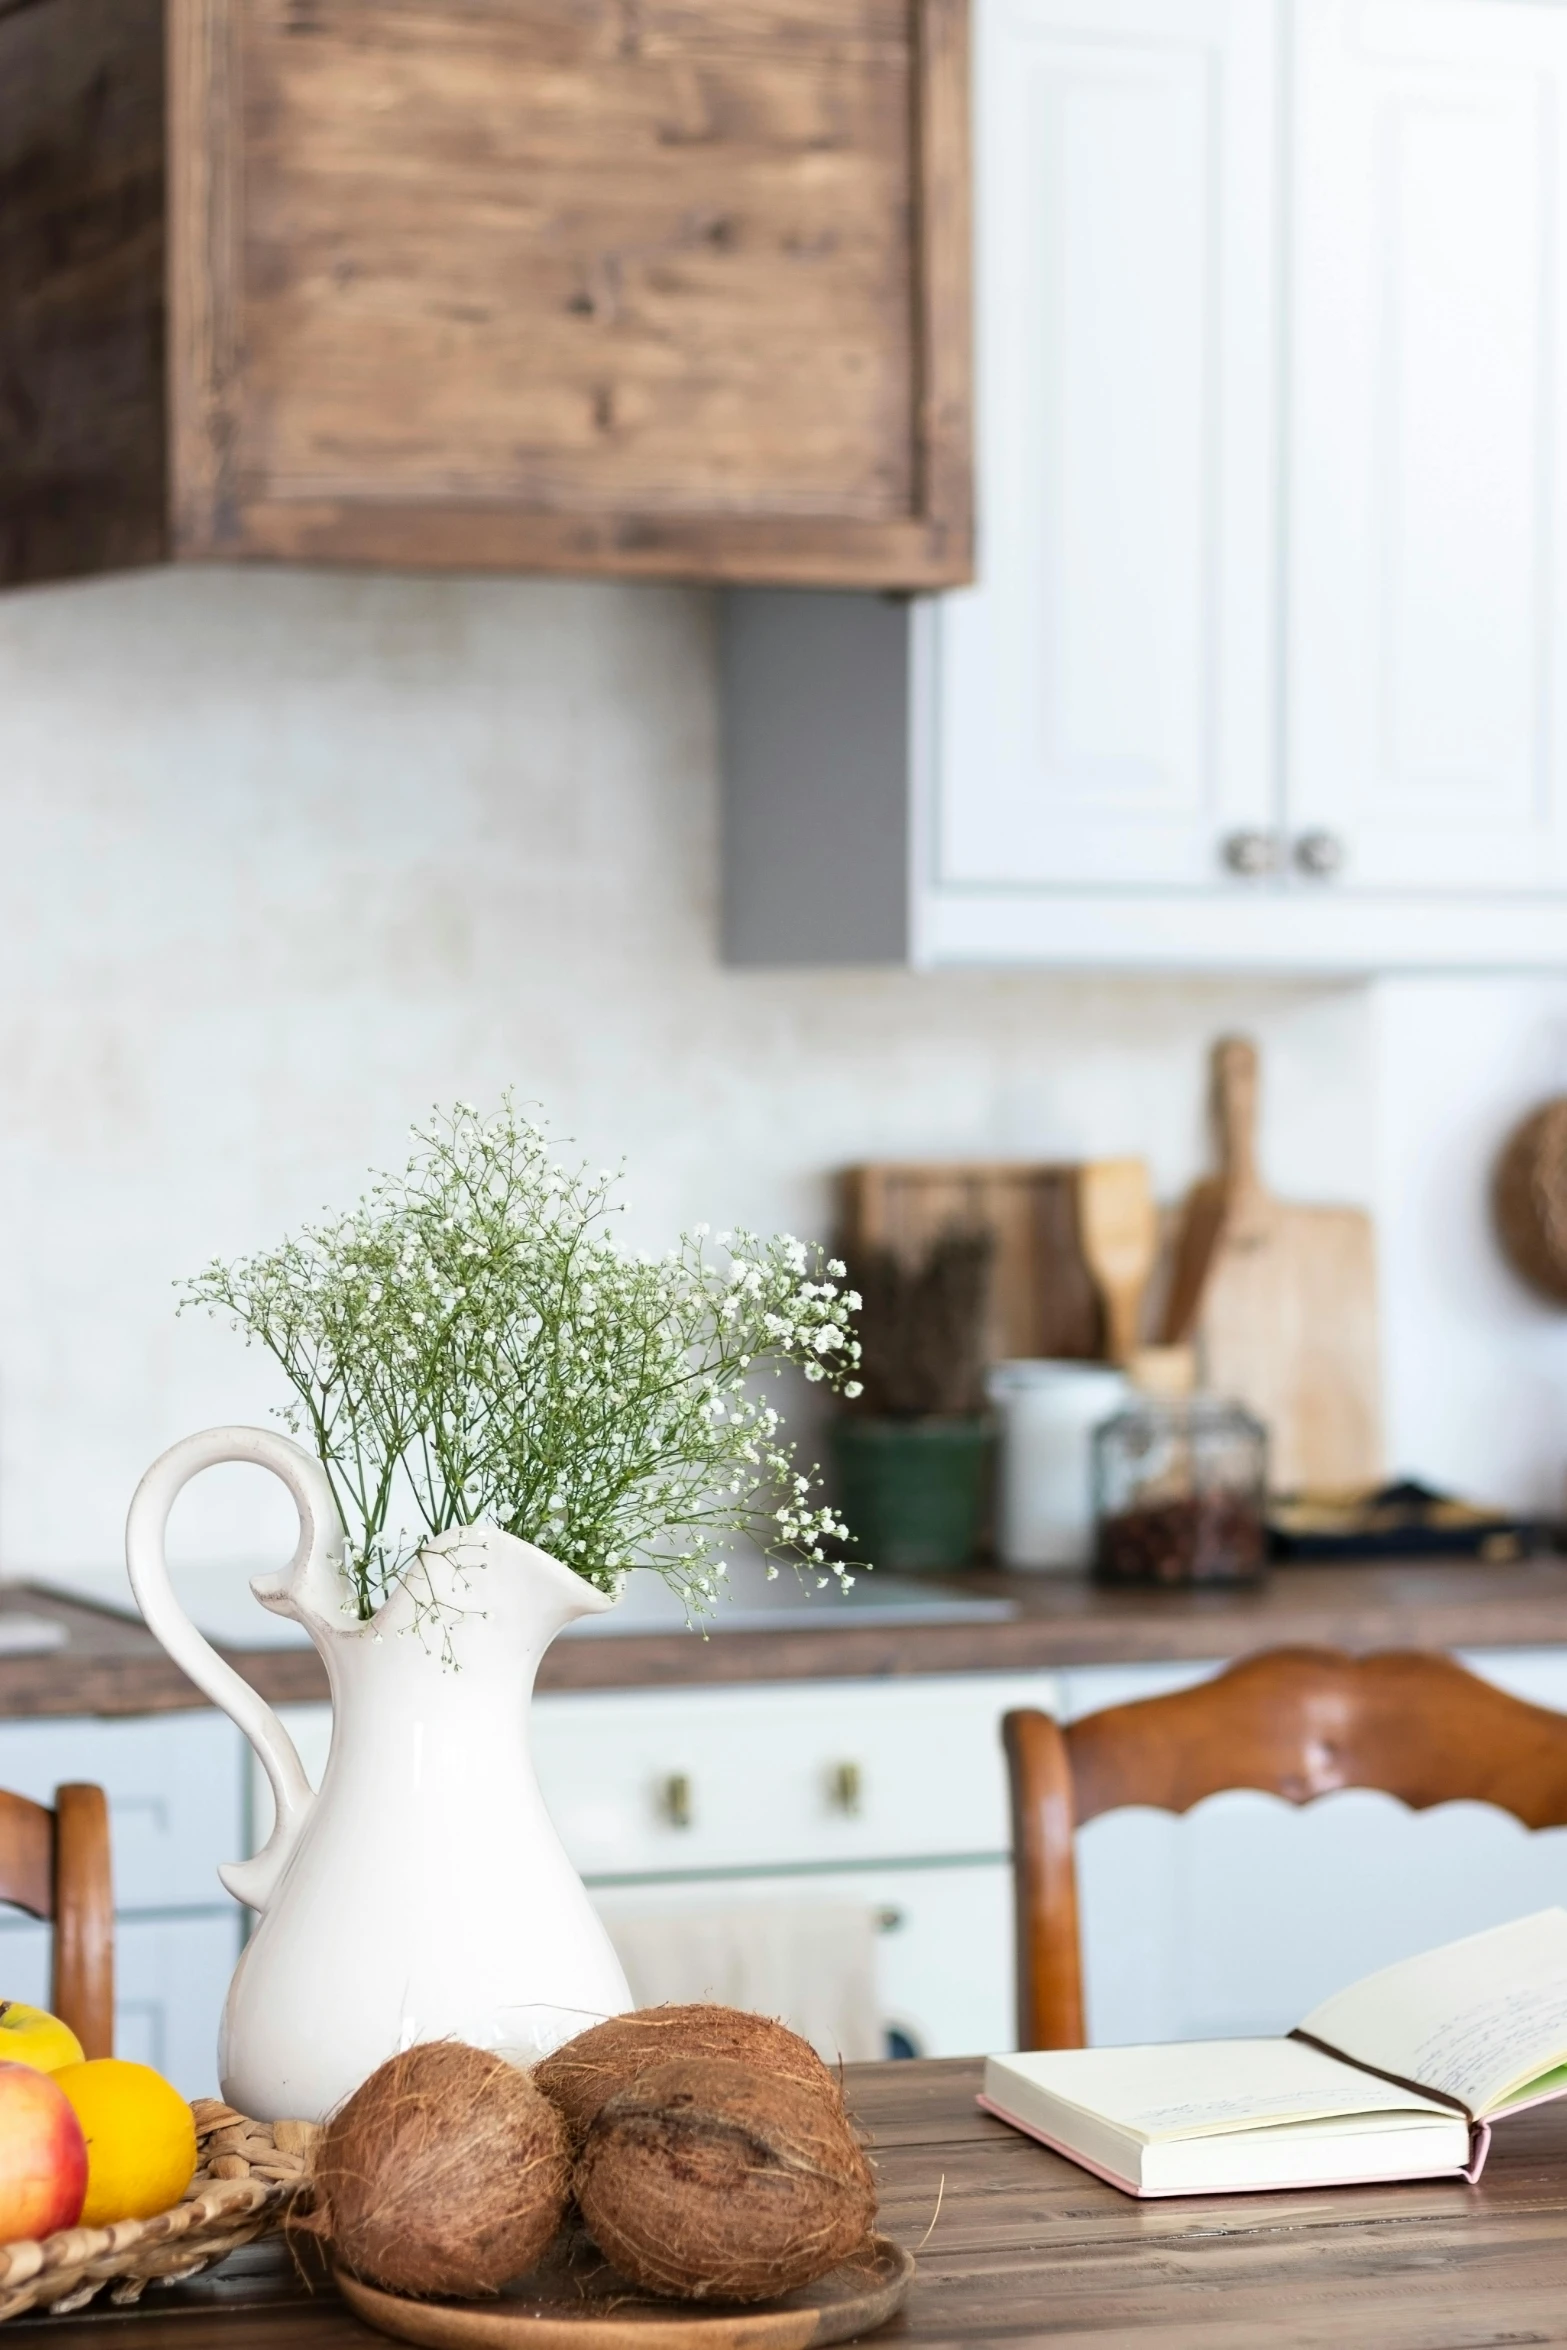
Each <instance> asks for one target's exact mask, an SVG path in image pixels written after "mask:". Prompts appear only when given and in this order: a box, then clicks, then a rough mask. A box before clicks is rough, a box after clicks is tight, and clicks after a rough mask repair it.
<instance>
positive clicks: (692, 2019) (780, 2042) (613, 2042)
mask: <svg viewBox="0 0 1567 2350" xmlns="http://www.w3.org/2000/svg"><path fill="white" fill-rule="evenodd" d="M706 2056H711V2057H722V2058H724V2059H726V2060H727V2061H729V2062H731V2063H734V2064H745V2065H749V2066H750V2067H751V2069H752V2070H753V2072H759V2073H770V2074H772V2075H773V2076H774V2077H775V2078H776V2079H778V2080H783V2081H793V2082H794V2083H795V2084H796V2085H797V2086H798V2087H799V2088H801V2089H809V2090H811V2091H813V2092H814V2093H815V2094H816V2095H817V2096H822V2095H825V2096H827V2097H828V2098H829V2099H830V2100H831V2102H832V2104H833V2105H834V2106H836V2107H837V2108H838V2109H839V2110H840V2111H841V2110H842V2105H843V2099H842V2097H841V2096H840V2094H839V2090H838V2083H837V2081H836V2080H835V2078H834V2077H833V2075H832V2074H831V2073H830V2072H829V2071H828V2069H827V2067H826V2065H824V2064H823V2062H822V2060H821V2058H820V2057H819V2056H818V2055H817V2053H816V2051H815V2049H814V2048H813V2047H812V2046H811V2044H810V2042H809V2040H802V2039H801V2037H800V2035H799V2033H798V2032H791V2031H790V2029H789V2027H788V2025H787V2024H780V2023H776V2022H775V2021H774V2020H773V2018H772V2017H771V2016H767V2015H751V2014H749V2013H748V2012H747V2010H746V2009H745V2008H743V2007H718V2006H715V2005H712V2004H710V2003H704V2002H698V2003H697V2004H695V2005H693V2006H690V2007H644V2008H640V2009H638V2010H637V2012H636V2013H635V2014H633V2015H612V2016H611V2017H610V2019H609V2021H608V2022H607V2023H603V2024H594V2025H593V2027H592V2028H591V2030H589V2031H586V2032H579V2033H578V2034H577V2037H576V2038H575V2040H568V2041H567V2042H566V2044H565V2046H564V2047H562V2048H557V2049H556V2051H555V2053H554V2055H553V2056H547V2057H546V2058H545V2059H544V2062H543V2063H542V2064H541V2065H539V2066H538V2067H537V2068H536V2069H535V2071H534V2075H533V2078H534V2080H535V2081H536V2082H537V2084H538V2086H539V2087H540V2088H541V2089H542V2090H543V2091H544V2094H545V2095H546V2097H550V2098H553V2100H554V2102H555V2103H556V2104H557V2105H558V2106H559V2107H560V2110H561V2112H562V2113H563V2114H564V2115H565V2117H566V2126H567V2128H568V2130H569V2131H570V2133H571V2137H572V2142H573V2144H574V2145H577V2146H580V2145H581V2143H582V2140H583V2138H584V2136H585V2135H586V2133H587V2129H588V2125H589V2123H590V2122H591V2121H592V2120H593V2117H594V2115H595V2114H596V2113H597V2112H598V2110H599V2108H600V2106H601V2105H603V2103H604V2101H605V2099H606V2098H609V2097H613V2096H614V2095H615V2094H616V2092H617V2090H620V2089H629V2088H630V2086H631V2084H632V2082H633V2081H634V2080H636V2079H637V2077H638V2075H639V2074H641V2073H645V2072H646V2071H647V2070H648V2068H649V2066H651V2065H655V2064H672V2063H674V2062H675V2060H676V2059H677V2058H681V2057H692V2058H695V2057H706Z"/></svg>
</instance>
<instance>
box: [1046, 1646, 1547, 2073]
mask: <svg viewBox="0 0 1567 2350" xmlns="http://www.w3.org/2000/svg"><path fill="white" fill-rule="evenodd" d="M1003 1737H1004V1739H1005V1743H1006V1750H1007V1764H1008V1769H1009V1772H1010V1776H1011V1787H1012V1855H1013V1872H1014V1881H1015V1882H1014V1890H1015V1899H1016V1915H1017V1957H1018V1970H1017V1984H1018V2045H1019V2047H1021V2048H1080V2047H1081V2046H1082V2045H1083V1985H1082V1960H1081V1952H1080V1946H1079V1935H1078V1911H1077V1874H1076V1866H1075V1862H1074V1858H1073V1850H1072V1838H1073V1834H1074V1832H1075V1830H1076V1829H1078V1828H1080V1827H1082V1826H1083V1825H1084V1824H1085V1823H1086V1822H1087V1821H1089V1820H1092V1819H1097V1818H1098V1816H1099V1815H1100V1813H1101V1812H1107V1811H1115V1810H1118V1809H1120V1808H1121V1807H1122V1806H1123V1805H1126V1804H1132V1803H1137V1804H1152V1805H1155V1806H1157V1807H1158V1808H1159V1809H1160V1810H1163V1811H1173V1812H1184V1811H1188V1810H1190V1808H1191V1806H1192V1805H1193V1804H1194V1803H1200V1802H1201V1801H1202V1800H1203V1798H1204V1797H1205V1796H1208V1795H1217V1794H1219V1793H1221V1792H1222V1791H1223V1790H1225V1789H1226V1788H1232V1787H1257V1788H1261V1789H1263V1790H1265V1791H1266V1792H1268V1793H1271V1794H1274V1795H1280V1796H1283V1797H1284V1799H1285V1800H1286V1801H1287V1802H1289V1803H1310V1802H1311V1801H1312V1800H1313V1799H1314V1798H1315V1797H1316V1796H1319V1795H1327V1794H1331V1793H1332V1792H1333V1791H1334V1790H1335V1789H1337V1788H1341V1787H1373V1788H1379V1789H1381V1790H1382V1791H1383V1792H1384V1793H1386V1794H1388V1795H1393V1796H1396V1797H1397V1798H1398V1799H1399V1801H1400V1802H1403V1803H1407V1804H1408V1805H1409V1806H1410V1807H1411V1809H1413V1810H1416V1811H1423V1810H1425V1809H1427V1808H1428V1807H1429V1806H1430V1805H1432V1804H1436V1803H1451V1802H1455V1801H1460V1800H1463V1799H1467V1800H1469V1801H1471V1802H1478V1803H1491V1804H1495V1805H1497V1806H1498V1808H1499V1809H1501V1810H1503V1811H1507V1812H1511V1813H1512V1815H1513V1816H1514V1818H1515V1819H1518V1820H1521V1821H1522V1822H1523V1824H1524V1825H1525V1827H1529V1828H1548V1827H1560V1826H1562V1825H1563V1824H1564V1823H1567V1715H1564V1714H1557V1713H1552V1712H1550V1711H1548V1710H1547V1709H1546V1708H1545V1707H1544V1706H1538V1705H1526V1704H1525V1703H1524V1702H1523V1700H1522V1699H1520V1698H1516V1697H1509V1696H1508V1695H1506V1693H1505V1692H1504V1691H1502V1690H1500V1689H1496V1688H1493V1687H1492V1685H1491V1684H1490V1683H1489V1682H1488V1681H1482V1680H1480V1679H1478V1678H1477V1677H1476V1675H1475V1674H1473V1673H1470V1672H1466V1671H1465V1669H1464V1668H1463V1666H1462V1665H1457V1664H1454V1663H1453V1662H1452V1660H1451V1659H1450V1658H1448V1657H1443V1656H1426V1655H1418V1654H1414V1653H1406V1652H1402V1651H1390V1652H1388V1653H1386V1654H1384V1655H1380V1656H1365V1657H1353V1656H1347V1655H1345V1654H1343V1653H1342V1652H1341V1651H1339V1650H1337V1649H1330V1648H1280V1649H1274V1650H1271V1651H1269V1652H1268V1653H1266V1654H1264V1655H1261V1656H1255V1657H1249V1658H1247V1659H1246V1660H1245V1661H1244V1662H1243V1663H1241V1664H1238V1665H1232V1666H1231V1667H1230V1668H1229V1670H1228V1671H1227V1672H1223V1673H1220V1674H1219V1675H1218V1676H1217V1678H1216V1679H1214V1680H1212V1681H1206V1682H1203V1683H1202V1684H1201V1685H1200V1686H1199V1687H1198V1688H1195V1689H1185V1690H1182V1691H1180V1692H1179V1693H1178V1694H1177V1695H1175V1696H1173V1697H1152V1698H1144V1699H1141V1700H1138V1701H1137V1702H1135V1703H1133V1704H1130V1705H1115V1706H1107V1707H1106V1708H1105V1710H1104V1711H1103V1712H1102V1713H1096V1714H1087V1715H1085V1716H1084V1717H1083V1718H1082V1720H1080V1721H1076V1722H1071V1723H1068V1724H1066V1725H1062V1724H1060V1723H1058V1722H1056V1721H1054V1720H1052V1718H1051V1717H1050V1716H1049V1715H1048V1714H1042V1713H1034V1712H1021V1713H1010V1714H1008V1715H1007V1717H1006V1719H1005V1722H1004V1724H1003Z"/></svg>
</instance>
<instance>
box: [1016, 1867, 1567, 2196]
mask: <svg viewBox="0 0 1567 2350" xmlns="http://www.w3.org/2000/svg"><path fill="white" fill-rule="evenodd" d="M1563 2095H1567V1910H1562V1909H1545V1910H1541V1911H1540V1912H1539V1914H1538V1915H1537V1916H1535V1917H1529V1918H1519V1919H1517V1920H1516V1921H1515V1923H1513V1924H1512V1925H1509V1926H1494V1927H1492V1928H1491V1930H1490V1931H1489V1932H1488V1933H1484V1934H1471V1935H1469V1936H1468V1937H1467V1939H1466V1940H1464V1941H1462V1942H1449V1943H1448V1944H1447V1945H1446V1946H1445V1947H1444V1948H1443V1949H1441V1950H1428V1951H1427V1952H1426V1953H1425V1955H1424V1956H1423V1957H1421V1958H1407V1959H1404V1960H1402V1961H1401V1962H1400V1964H1399V1965H1397V1966H1390V1967H1383V1968H1382V1970H1381V1972H1380V1973H1378V1974H1374V1975H1367V1976H1366V1978H1365V1980H1364V1981H1363V1982H1360V1983H1352V1984H1351V1985H1350V1987H1349V1989H1348V1990H1347V1991H1339V1992H1336V1993H1335V1995H1334V1996H1333V1997H1332V1998H1331V1999H1327V2000H1324V2002H1323V2004H1322V2005H1321V2006H1320V2007H1318V2008H1315V2009H1314V2010H1313V2011H1312V2013H1311V2014H1310V2015H1309V2016H1307V2018H1306V2020H1305V2022H1304V2023H1303V2024H1301V2025H1300V2026H1299V2027H1298V2028H1297V2030H1295V2031H1294V2032H1292V2033H1291V2034H1290V2036H1289V2038H1288V2039H1287V2040H1191V2041H1178V2042H1174V2043H1172V2044H1170V2045H1169V2046H1166V2047H1157V2048H1063V2049H1049V2050H1041V2051H1040V2052H1038V2053H1036V2054H1032V2055H1026V2056H992V2057H991V2058H990V2059H989V2060H988V2061H987V2063H986V2066H985V2090H984V2095H983V2096H982V2097H981V2098H980V2103H981V2105H983V2106H984V2107H985V2108H986V2110H987V2111H988V2112H990V2113H993V2114H996V2115H998V2116H999V2117H1000V2119H1001V2120H1002V2121H1005V2122H1011V2123H1012V2124H1013V2126H1014V2128H1016V2129H1019V2130H1025V2131H1027V2133H1028V2134H1029V2136H1030V2137H1034V2138H1040V2139H1042V2140H1043V2141H1044V2143H1045V2144H1046V2145H1047V2146H1051V2147H1054V2149H1055V2151H1056V2152H1057V2153H1058V2154H1065V2155H1069V2156H1070V2157H1071V2159H1072V2161H1073V2162H1080V2163H1081V2164H1082V2165H1083V2167H1084V2169H1085V2170H1091V2171H1095V2172H1097V2173H1098V2175H1099V2177H1100V2178H1102V2179H1108V2180H1109V2181H1110V2183H1111V2185H1112V2186H1115V2187H1120V2188H1123V2189H1124V2190H1125V2192H1126V2193H1127V2194H1128V2195H1213V2194H1230V2193H1235V2194H1238V2193H1243V2192H1245V2191H1247V2190H1256V2189H1260V2188H1277V2187H1326V2186H1350V2185H1359V2184H1363V2183H1365V2182H1367V2181H1370V2180H1374V2179H1423V2178H1452V2177H1455V2176H1457V2177H1462V2178H1467V2179H1476V2178H1478V2177H1479V2175H1480V2169H1481V2165H1482V2164H1483V2163H1484V2161H1485V2156H1486V2149H1487V2147H1488V2146H1489V2144H1490V2137H1491V2124H1492V2122H1494V2121H1497V2120H1499V2119H1500V2118H1501V2117H1502V2116H1503V2115H1504V2114H1509V2113H1517V2112H1518V2111H1519V2109H1520V2108H1521V2107H1523V2106H1525V2105H1539V2104H1541V2103H1542V2102H1543V2101H1544V2100H1545V2099H1546V2098H1548V2097H1560V2096H1563Z"/></svg>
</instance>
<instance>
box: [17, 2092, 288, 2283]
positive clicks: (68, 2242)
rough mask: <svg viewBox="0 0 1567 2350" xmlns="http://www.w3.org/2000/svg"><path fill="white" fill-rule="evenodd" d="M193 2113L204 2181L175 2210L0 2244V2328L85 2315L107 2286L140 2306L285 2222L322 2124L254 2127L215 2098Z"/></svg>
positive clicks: (196, 2181) (202, 2100)
mask: <svg viewBox="0 0 1567 2350" xmlns="http://www.w3.org/2000/svg"><path fill="white" fill-rule="evenodd" d="M191 2112H192V2114H193V2115H194V2116H195V2122H196V2145H197V2149H198V2158H197V2166H196V2175H195V2177H194V2178H193V2179H192V2180H191V2183H190V2186H189V2187H188V2189H187V2190H186V2192H185V2194H184V2196H183V2197H182V2198H181V2200H180V2201H179V2202H178V2203H176V2204H173V2205H172V2206H171V2207H170V2209H169V2210H167V2211H160V2212H157V2213H155V2214H154V2216H153V2217H152V2218H151V2219H122V2220H117V2221H116V2222H115V2224H114V2225H113V2226H112V2227H106V2228H61V2229H60V2230H59V2231H58V2232H57V2233H56V2234H54V2235H52V2236H45V2237H43V2238H41V2239H40V2240H38V2241H36V2242H35V2241H32V2240H30V2239H23V2240H22V2241H21V2242H19V2243H14V2244H3V2245H0V2324H3V2323H4V2321H5V2319H6V2318H8V2317H19V2316H20V2315H21V2314H22V2312H23V2311H24V2310H28V2309H54V2310H59V2311H61V2312H64V2311H67V2310H72V2309H81V2308H83V2307H84V2306H85V2305H86V2303H87V2302H89V2301H91V2300H92V2299H93V2297H94V2296H95V2295H96V2294H98V2293H100V2292H102V2291H103V2290H104V2289H105V2288H106V2287H107V2289H108V2293H109V2298H110V2300H111V2301H116V2302H129V2301H139V2300H140V2298H141V2296H142V2294H143V2292H144V2291H145V2290H146V2288H147V2286H148V2285H150V2284H172V2283H173V2282H174V2281H175V2280H176V2279H178V2278H180V2277H192V2276H195V2274H196V2273H197V2271H198V2270H199V2269H204V2268H210V2267H211V2266H212V2264H213V2263H214V2261H218V2260H222V2259H223V2258H225V2256H226V2255H227V2254H228V2253H230V2252H236V2251H238V2249H239V2247H240V2245H241V2244H248V2243H250V2242H251V2241H252V2240H253V2239H254V2238H255V2237H257V2236H263V2235H266V2234H267V2233H268V2232H269V2231H270V2230H271V2229H273V2228H275V2227H277V2226H278V2225H280V2223H281V2222H282V2220H283V2218H284V2217H285V2215H286V2214H287V2212H288V2210H289V2208H290V2206H291V2205H292V2204H293V2203H294V2201H295V2199H296V2197H297V2196H298V2195H299V2194H300V2193H301V2191H302V2190H303V2188H304V2185H305V2182H306V2180H307V2178H308V2177H309V2172H310V2143H311V2140H312V2138H313V2137H314V2135H315V2131H314V2127H313V2125H312V2124H311V2123H309V2122H276V2123H273V2122H253V2121H247V2120H246V2118H245V2116H244V2115H243V2114H241V2113H236V2112H235V2111H234V2110H233V2108H232V2106H228V2105H221V2104H219V2103H218V2101H217V2099H216V2098H213V2097H198V2098H197V2099H196V2100H195V2101H194V2103H193V2104H192V2106H191Z"/></svg>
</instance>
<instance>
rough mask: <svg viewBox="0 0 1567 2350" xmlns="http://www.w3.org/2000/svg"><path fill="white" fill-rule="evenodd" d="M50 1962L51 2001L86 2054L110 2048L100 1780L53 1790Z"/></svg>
mask: <svg viewBox="0 0 1567 2350" xmlns="http://www.w3.org/2000/svg"><path fill="white" fill-rule="evenodd" d="M54 1807H55V1808H54V1821H55V1837H54V1848H55V1849H54V1964H53V1989H52V1991H51V1993H50V2005H51V2006H52V2008H53V2009H54V2012H55V2014H56V2015H57V2016H62V2017H63V2018H64V2020H65V2021H66V2022H67V2023H68V2024H69V2025H70V2027H71V2029H72V2031H73V2032H74V2033H75V2034H76V2037H77V2039H78V2040H80V2042H81V2044H82V2053H83V2055H85V2056H112V2055H113V2054H114V1868H113V1862H112V1858H111V1854H110V1849H109V1806H108V1801H107V1799H106V1797H105V1795H104V1792H103V1789H102V1788H101V1787H92V1786H87V1785H74V1786H68V1787H57V1788H56V1789H55V1792H54Z"/></svg>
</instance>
